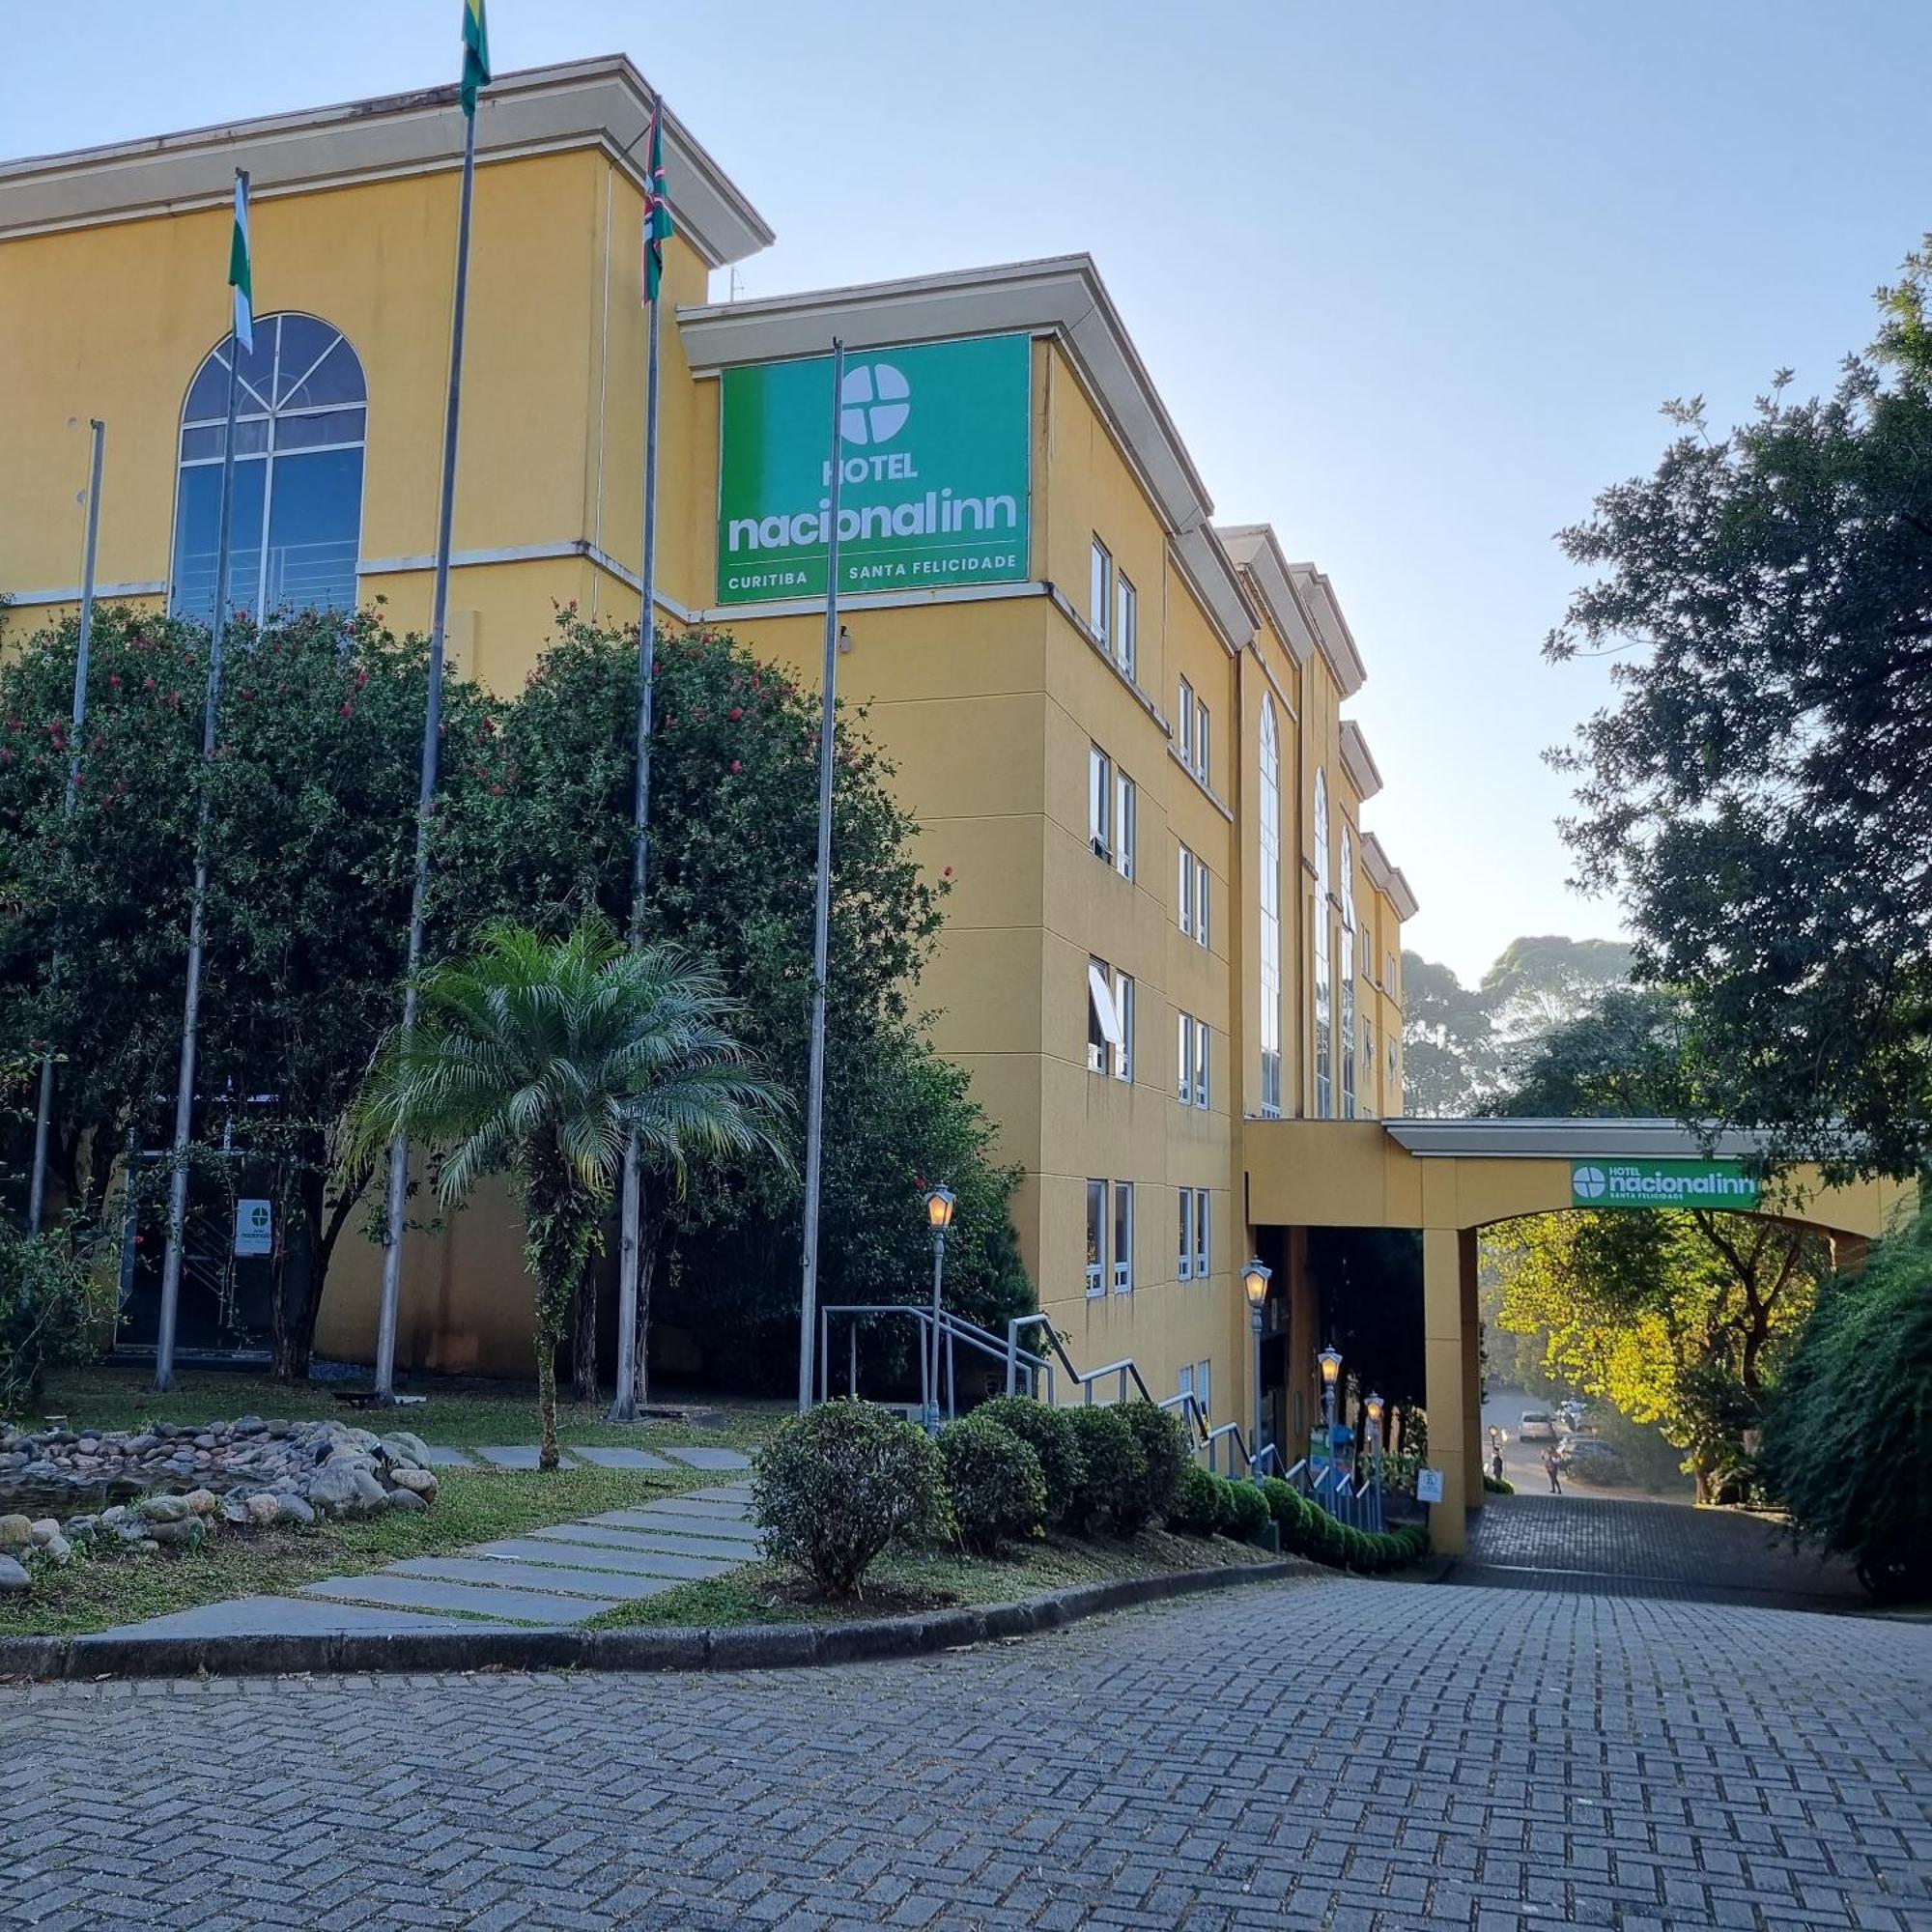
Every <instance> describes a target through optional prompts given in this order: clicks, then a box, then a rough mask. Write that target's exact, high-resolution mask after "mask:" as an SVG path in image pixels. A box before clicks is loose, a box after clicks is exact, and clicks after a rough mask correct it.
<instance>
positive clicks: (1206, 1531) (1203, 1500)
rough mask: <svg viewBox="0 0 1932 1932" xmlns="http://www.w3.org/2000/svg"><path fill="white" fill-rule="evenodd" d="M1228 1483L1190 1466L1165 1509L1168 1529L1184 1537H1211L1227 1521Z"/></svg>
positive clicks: (1201, 1468)
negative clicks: (1177, 1531)
mask: <svg viewBox="0 0 1932 1932" xmlns="http://www.w3.org/2000/svg"><path fill="white" fill-rule="evenodd" d="M1227 1491H1228V1480H1227V1478H1226V1477H1225V1476H1217V1475H1215V1474H1214V1472H1213V1471H1212V1470H1211V1469H1204V1468H1203V1467H1202V1466H1201V1464H1200V1463H1189V1464H1188V1465H1187V1469H1186V1471H1185V1473H1184V1474H1183V1475H1182V1476H1181V1478H1180V1487H1179V1490H1178V1491H1177V1492H1175V1497H1174V1500H1173V1502H1172V1503H1170V1504H1169V1505H1168V1510H1167V1521H1168V1527H1169V1528H1171V1529H1178V1530H1179V1531H1180V1532H1181V1534H1182V1535H1184V1536H1213V1535H1214V1534H1216V1533H1217V1532H1218V1531H1220V1530H1222V1529H1225V1528H1226V1527H1227V1526H1228V1522H1229V1520H1230V1516H1231V1510H1232V1505H1231V1503H1230V1501H1229V1498H1228V1494H1227Z"/></svg>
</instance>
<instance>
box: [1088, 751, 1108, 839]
mask: <svg viewBox="0 0 1932 1932" xmlns="http://www.w3.org/2000/svg"><path fill="white" fill-rule="evenodd" d="M1087 839H1088V843H1089V844H1091V845H1092V846H1093V848H1094V857H1095V858H1096V859H1105V860H1107V861H1108V862H1109V863H1110V864H1111V863H1112V861H1113V857H1114V761H1113V759H1112V758H1110V757H1108V755H1107V754H1106V753H1105V752H1103V751H1101V749H1100V748H1099V746H1098V745H1089V746H1088V747H1087Z"/></svg>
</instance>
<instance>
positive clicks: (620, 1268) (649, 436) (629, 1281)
mask: <svg viewBox="0 0 1932 1932" xmlns="http://www.w3.org/2000/svg"><path fill="white" fill-rule="evenodd" d="M663 111H664V101H663V98H662V97H660V98H659V99H658V101H657V103H656V105H655V106H654V107H653V109H652V115H653V118H654V119H656V118H657V117H659V116H661V115H662V113H663ZM660 125H662V124H661V123H660ZM655 145H656V144H655V143H653V147H655ZM655 160H656V156H655V154H652V155H650V156H646V165H647V166H649V165H651V164H653V163H654V162H655ZM652 191H653V192H657V191H658V186H657V184H655V183H653V186H652ZM650 218H651V217H650V213H649V211H648V208H647V210H646V213H645V216H644V219H645V223H646V233H645V236H644V259H643V261H642V264H641V266H642V268H643V271H644V273H645V275H646V276H648V275H649V273H650V262H649V255H650V247H651V237H650V234H649V232H648V224H649V222H650ZM663 307H664V285H663V283H662V282H660V283H659V285H658V292H657V294H656V295H655V296H654V297H652V298H651V304H650V309H651V319H650V327H649V332H648V337H647V343H646V348H645V372H646V373H645V377H644V535H643V548H642V553H641V567H640V569H639V573H638V575H639V615H638V743H637V774H638V777H637V789H636V792H635V794H634V796H633V799H632V826H633V832H632V838H631V928H630V939H631V945H632V946H633V948H636V947H639V946H641V945H642V944H643V943H644V882H645V878H646V873H647V867H648V861H649V858H650V838H651V833H650V822H651V703H652V696H653V693H652V684H653V682H654V680H655V678H656V676H657V655H658V648H657V647H658V635H657V633H658V627H657V608H656V607H657V582H656V579H657V554H658V316H659V313H660V311H661V310H662V309H663ZM641 1154H642V1149H641V1147H640V1145H639V1136H638V1132H637V1130H636V1128H633V1129H632V1130H631V1134H630V1136H629V1138H628V1139H627V1140H626V1141H625V1143H624V1191H623V1210H622V1212H623V1219H622V1234H621V1236H620V1239H619V1245H618V1252H617V1389H616V1395H615V1398H614V1400H613V1401H612V1402H611V1413H610V1416H609V1417H608V1420H610V1421H611V1422H635V1421H636V1420H637V1415H638V1397H639V1383H640V1382H641V1381H642V1380H643V1378H644V1375H643V1372H644V1369H645V1366H646V1365H645V1360H644V1349H645V1347H646V1346H647V1345H646V1343H645V1341H644V1338H643V1337H641V1336H639V1333H638V1280H639V1273H640V1271H641V1266H642V1261H643V1254H642V1246H641V1243H642V1238H643V1214H642V1198H641V1197H642V1192H643V1175H642V1172H641V1167H642V1161H641Z"/></svg>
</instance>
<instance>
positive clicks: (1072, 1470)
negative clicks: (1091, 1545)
mask: <svg viewBox="0 0 1932 1932" xmlns="http://www.w3.org/2000/svg"><path fill="white" fill-rule="evenodd" d="M973 1413H974V1415H976V1416H984V1417H985V1419H986V1420H987V1421H988V1422H997V1423H998V1424H999V1425H1000V1427H1001V1428H1002V1429H1007V1430H1010V1431H1011V1432H1012V1434H1013V1435H1017V1436H1018V1437H1019V1438H1020V1440H1021V1441H1022V1442H1024V1443H1026V1444H1027V1445H1028V1446H1029V1447H1030V1448H1031V1449H1032V1450H1033V1453H1034V1454H1035V1455H1036V1456H1037V1457H1038V1458H1039V1468H1040V1474H1041V1475H1042V1476H1043V1477H1044V1478H1045V1481H1046V1520H1047V1521H1048V1522H1050V1523H1060V1522H1064V1521H1065V1520H1066V1517H1067V1513H1068V1512H1069V1511H1070V1510H1071V1509H1072V1507H1073V1505H1074V1503H1075V1501H1076V1500H1077V1499H1078V1497H1079V1495H1080V1492H1081V1488H1082V1486H1083V1485H1084V1484H1085V1482H1086V1480H1087V1457H1086V1454H1085V1452H1084V1451H1083V1450H1082V1449H1081V1447H1080V1437H1079V1435H1078V1433H1077V1432H1076V1431H1075V1429H1074V1427H1073V1416H1072V1412H1071V1411H1069V1410H1067V1409H1064V1408H1049V1407H1048V1406H1046V1404H1045V1403H1043V1402H1036V1401H1035V1400H1034V1398H1033V1397H1032V1396H1030V1395H1001V1396H995V1397H994V1398H993V1400H992V1401H991V1402H982V1403H981V1404H980V1406H979V1407H978V1408H976V1409H975V1410H974V1411H973Z"/></svg>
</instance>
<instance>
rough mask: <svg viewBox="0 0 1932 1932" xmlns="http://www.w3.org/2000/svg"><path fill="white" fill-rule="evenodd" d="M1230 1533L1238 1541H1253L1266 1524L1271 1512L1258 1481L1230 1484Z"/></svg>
mask: <svg viewBox="0 0 1932 1932" xmlns="http://www.w3.org/2000/svg"><path fill="white" fill-rule="evenodd" d="M1228 1514H1229V1522H1228V1534H1229V1535H1230V1536H1232V1537H1233V1538H1234V1539H1235V1541H1236V1543H1253V1542H1254V1541H1255V1540H1256V1539H1257V1538H1258V1537H1259V1536H1260V1535H1261V1533H1262V1531H1263V1529H1264V1527H1265V1526H1266V1524H1267V1521H1268V1518H1269V1516H1270V1514H1271V1512H1270V1511H1269V1509H1268V1501H1267V1497H1266V1496H1264V1494H1263V1493H1262V1491H1261V1485H1260V1484H1258V1483H1239V1482H1236V1483H1230V1484H1229V1485H1228Z"/></svg>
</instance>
